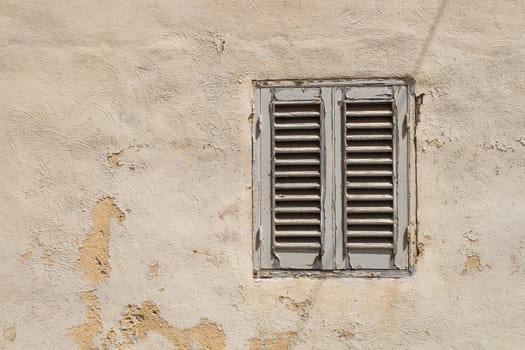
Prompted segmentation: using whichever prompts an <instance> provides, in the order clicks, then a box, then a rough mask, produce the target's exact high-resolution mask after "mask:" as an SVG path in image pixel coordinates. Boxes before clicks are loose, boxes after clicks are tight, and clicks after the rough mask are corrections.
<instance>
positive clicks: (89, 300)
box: [69, 291, 102, 350]
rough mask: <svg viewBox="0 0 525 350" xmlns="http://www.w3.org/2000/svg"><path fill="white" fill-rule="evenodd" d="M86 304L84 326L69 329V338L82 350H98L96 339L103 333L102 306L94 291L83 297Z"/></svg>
mask: <svg viewBox="0 0 525 350" xmlns="http://www.w3.org/2000/svg"><path fill="white" fill-rule="evenodd" d="M81 298H82V300H83V301H84V303H85V304H86V311H85V319H86V320H85V322H84V324H82V325H80V326H77V327H73V328H70V329H69V336H70V337H71V338H72V339H73V340H74V341H75V342H76V343H77V345H78V347H79V348H80V349H82V350H93V349H96V347H95V345H94V339H95V337H96V336H97V335H99V334H101V333H102V322H101V321H100V306H99V301H98V298H97V296H96V295H95V292H94V291H91V292H87V293H85V294H83V295H82V297H81Z"/></svg>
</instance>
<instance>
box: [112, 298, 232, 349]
mask: <svg viewBox="0 0 525 350" xmlns="http://www.w3.org/2000/svg"><path fill="white" fill-rule="evenodd" d="M150 332H155V333H158V334H160V335H162V336H163V337H165V338H166V339H167V340H168V341H170V342H171V343H172V344H173V346H174V347H175V348H176V349H177V350H192V349H202V350H221V349H224V332H223V331H222V330H221V329H220V328H219V326H218V325H217V324H215V323H212V322H209V321H208V320H207V319H201V322H200V323H199V324H198V325H197V326H195V327H191V328H175V327H173V326H171V325H170V324H169V323H168V322H167V321H166V320H165V319H163V318H162V317H161V316H160V311H159V308H158V307H157V305H155V304H154V303H153V302H150V301H146V302H144V303H143V304H142V306H140V307H139V306H137V305H128V307H127V312H126V313H125V314H123V315H122V317H121V320H120V326H119V329H118V332H116V331H115V330H111V331H110V332H109V333H108V336H107V337H106V341H105V343H104V345H103V349H114V348H118V349H119V350H123V349H126V348H128V347H129V346H131V345H133V344H135V343H136V342H138V341H143V340H145V339H146V338H147V336H148V334H149V333H150ZM119 334H120V337H119ZM119 338H120V339H119Z"/></svg>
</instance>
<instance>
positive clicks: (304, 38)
mask: <svg viewBox="0 0 525 350" xmlns="http://www.w3.org/2000/svg"><path fill="white" fill-rule="evenodd" d="M0 33H1V34H0V96H1V98H0V154H1V159H2V164H1V166H0V194H1V196H2V204H3V205H2V206H0V310H1V312H0V349H4V350H7V349H222V348H225V349H252V350H255V349H257V350H258V349H265V350H268V349H273V350H275V349H288V348H289V349H334V350H336V349H349V348H356V349H392V348H397V349H403V348H409V349H444V348H447V349H451V348H452V349H519V348H522V347H523V344H524V343H525V317H524V315H525V267H524V265H525V229H524V227H525V175H524V174H525V40H524V37H525V2H523V1H511V0H477V1H467V0H458V1H447V0H442V1H438V0H433V1H430V0H424V1H421V0H417V1H415V0H414V1H409V0H402V1H383V0H370V1H362V0H359V1H307V0H304V1H300V0H289V1H277V0H276V1H255V0H244V1H239V0H237V1H230V0H228V1H210V0H197V1H171V0H170V1H168V0H156V1H154V0H140V1H139V0H129V1H99V0H91V1H79V0H76V1H58V0H45V1H44V0H26V1H20V0H2V1H0ZM401 76H412V77H413V78H415V79H416V82H417V89H418V93H425V97H424V104H423V106H422V107H421V120H420V122H419V125H418V133H417V145H418V154H417V157H418V174H419V177H418V186H419V200H418V203H419V212H418V213H419V222H420V227H419V229H420V230H419V241H420V244H419V246H418V250H419V251H420V252H421V253H422V255H420V256H419V257H418V261H417V264H416V273H415V274H414V275H413V276H411V277H409V278H404V279H397V280H389V279H383V280H367V279H307V278H302V279H274V280H255V279H253V277H252V256H251V254H252V253H251V243H252V241H251V236H250V235H251V188H250V187H251V139H250V137H251V135H250V119H249V116H250V112H251V98H252V85H251V81H252V79H282V78H339V77H401Z"/></svg>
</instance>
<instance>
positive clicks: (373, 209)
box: [346, 207, 394, 213]
mask: <svg viewBox="0 0 525 350" xmlns="http://www.w3.org/2000/svg"><path fill="white" fill-rule="evenodd" d="M346 212H347V213H393V212H394V208H392V207H347V208H346Z"/></svg>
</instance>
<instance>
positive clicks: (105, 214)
mask: <svg viewBox="0 0 525 350" xmlns="http://www.w3.org/2000/svg"><path fill="white" fill-rule="evenodd" d="M124 218H125V216H124V213H123V212H122V211H121V210H120V209H119V208H118V207H117V206H116V205H115V203H114V202H113V199H112V198H102V199H101V200H99V201H98V202H97V204H96V205H95V207H94V208H93V211H92V212H91V220H92V222H93V224H92V225H93V227H92V228H91V231H90V232H89V234H88V237H87V238H86V240H85V241H84V243H83V244H82V247H81V248H80V258H79V259H78V260H77V266H78V267H80V268H81V269H83V270H84V275H83V278H84V279H86V280H87V281H89V282H90V283H91V284H92V285H93V286H94V287H97V286H98V284H99V283H100V282H101V281H103V280H105V279H107V278H108V277H109V273H110V271H111V267H110V265H109V235H110V229H111V219H115V220H117V222H118V223H119V224H122V223H123V222H124ZM82 301H84V303H85V304H86V311H85V322H84V324H82V325H80V326H76V327H73V328H70V329H69V335H70V337H71V338H72V339H73V340H74V341H75V342H76V343H77V345H78V347H79V348H80V349H82V350H92V349H96V347H95V345H94V340H95V337H96V336H97V335H100V334H101V332H102V322H101V321H100V306H99V301H98V298H97V296H96V294H95V291H90V292H87V293H85V294H83V295H82Z"/></svg>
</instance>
